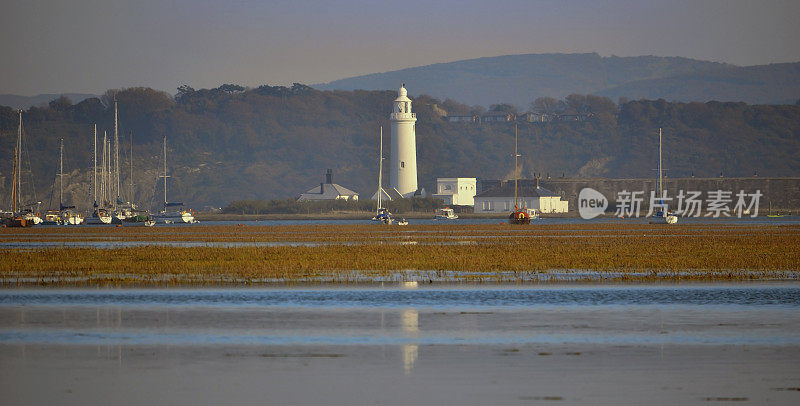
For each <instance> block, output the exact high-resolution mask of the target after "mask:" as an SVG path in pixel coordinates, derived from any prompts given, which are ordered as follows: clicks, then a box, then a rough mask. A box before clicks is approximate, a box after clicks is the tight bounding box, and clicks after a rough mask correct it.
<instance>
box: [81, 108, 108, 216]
mask: <svg viewBox="0 0 800 406" xmlns="http://www.w3.org/2000/svg"><path fill="white" fill-rule="evenodd" d="M92 158H93V160H94V170H93V171H92V186H93V192H94V195H93V198H94V203H93V206H94V211H93V212H92V214H91V215H89V216H88V217H86V220H85V223H86V224H111V220H112V218H111V214H110V213H109V212H108V210H106V208H105V207H101V206H100V205H99V204H98V203H97V124H95V125H94V153H93V154H92Z"/></svg>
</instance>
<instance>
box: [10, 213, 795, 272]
mask: <svg viewBox="0 0 800 406" xmlns="http://www.w3.org/2000/svg"><path fill="white" fill-rule="evenodd" d="M82 241H105V242H116V243H120V242H123V243H124V242H126V241H128V242H134V241H135V242H141V241H145V242H152V243H153V245H150V246H137V247H125V248H113V249H108V248H76V247H68V246H64V247H51V248H14V249H9V248H5V249H0V257H2V260H1V261H0V282H2V283H3V284H4V285H5V286H15V285H106V284H111V285H126V284H136V285H173V284H257V283H275V282H278V283H292V282H310V283H314V282H326V283H353V282H375V281H385V280H388V281H402V280H423V281H429V282H435V281H453V282H504V283H505V282H523V283H525V282H540V281H554V280H555V281H560V280H590V281H591V280H595V281H656V280H752V279H757V280H768V279H792V280H797V279H799V278H800V271H799V269H800V227H797V226H739V225H713V224H712V225H709V224H702V225H686V224H684V225H677V226H664V225H648V224H641V223H638V224H616V223H615V224H573V225H533V226H508V225H501V224H497V225H457V224H448V225H443V226H440V225H431V226H410V227H386V226H380V225H325V226H314V225H308V226H248V227H239V226H205V225H198V226H191V227H154V228H152V229H151V228H130V227H129V228H125V227H120V228H116V227H106V228H103V227H72V228H70V227H60V228H31V229H25V230H20V229H15V230H10V229H2V230H0V242H2V243H5V244H9V243H23V244H24V243H31V242H34V243H35V242H47V243H75V242H82ZM163 242H170V243H176V242H192V243H198V242H202V243H208V244H214V243H244V244H251V243H252V244H258V243H262V244H273V245H276V246H235V247H214V246H203V247H176V246H163V245H158V244H163ZM289 243H290V244H298V243H300V244H315V245H312V246H307V245H299V246H297V245H292V246H287V245H283V244H289ZM554 275H558V276H557V277H554ZM565 275H566V276H565Z"/></svg>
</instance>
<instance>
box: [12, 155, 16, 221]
mask: <svg viewBox="0 0 800 406" xmlns="http://www.w3.org/2000/svg"><path fill="white" fill-rule="evenodd" d="M11 212H12V213H16V212H17V149H16V148H14V175H13V177H12V178H11Z"/></svg>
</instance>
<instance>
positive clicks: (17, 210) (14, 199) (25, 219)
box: [1, 110, 42, 227]
mask: <svg viewBox="0 0 800 406" xmlns="http://www.w3.org/2000/svg"><path fill="white" fill-rule="evenodd" d="M21 189H22V110H19V126H18V127H17V144H16V146H15V147H14V171H13V177H12V186H11V211H10V212H7V213H3V215H2V221H1V222H2V224H3V225H5V226H9V227H30V226H33V225H35V224H40V223H41V222H42V219H41V218H40V217H39V216H38V215H36V214H34V213H33V210H32V209H31V208H30V207H31V206H32V205H25V206H23V204H22V197H21V196H22V195H21V193H20V191H21ZM35 204H36V203H34V205H35ZM23 207H26V208H25V209H23Z"/></svg>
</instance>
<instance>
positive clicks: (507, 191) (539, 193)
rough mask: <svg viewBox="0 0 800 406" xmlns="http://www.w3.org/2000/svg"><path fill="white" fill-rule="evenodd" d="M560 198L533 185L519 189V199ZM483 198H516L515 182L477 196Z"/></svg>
mask: <svg viewBox="0 0 800 406" xmlns="http://www.w3.org/2000/svg"><path fill="white" fill-rule="evenodd" d="M553 196H555V197H560V195H557V194H555V193H553V192H552V191H550V190H547V189H545V188H543V187H536V186H531V185H525V186H522V185H519V186H518V187H517V197H553ZM481 197H511V198H513V197H514V181H506V182H504V183H503V185H502V186H500V187H496V188H492V189H489V190H486V191H483V192H481V193H478V194H477V195H475V198H476V199H478V198H481Z"/></svg>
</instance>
